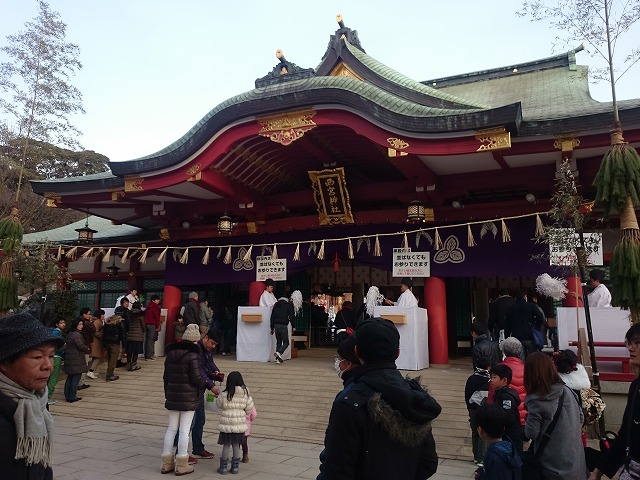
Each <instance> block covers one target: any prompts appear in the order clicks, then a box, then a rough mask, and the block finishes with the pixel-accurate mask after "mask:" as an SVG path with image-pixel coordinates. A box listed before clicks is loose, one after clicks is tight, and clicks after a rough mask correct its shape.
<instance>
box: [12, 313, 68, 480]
mask: <svg viewBox="0 0 640 480" xmlns="http://www.w3.org/2000/svg"><path fill="white" fill-rule="evenodd" d="M63 344H64V340H63V339H62V337H57V336H55V335H53V334H52V333H51V331H50V330H49V329H48V328H46V327H45V326H44V325H42V324H41V323H40V322H39V321H38V320H37V319H36V318H35V317H33V316H32V315H30V314H28V313H18V314H15V315H10V316H8V317H5V318H0V465H2V478H30V479H44V480H48V479H52V478H53V471H52V469H51V464H52V460H53V458H52V454H51V446H52V444H51V442H52V435H53V418H52V417H51V414H49V412H48V410H47V381H48V380H49V376H50V375H51V371H52V369H53V356H54V354H55V351H56V348H59V347H61V346H62V345H63Z"/></svg>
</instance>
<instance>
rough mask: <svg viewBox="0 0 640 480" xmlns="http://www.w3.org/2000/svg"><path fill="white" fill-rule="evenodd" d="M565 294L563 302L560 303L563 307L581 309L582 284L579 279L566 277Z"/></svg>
mask: <svg viewBox="0 0 640 480" xmlns="http://www.w3.org/2000/svg"><path fill="white" fill-rule="evenodd" d="M567 290H569V291H568V292H567V294H566V295H565V296H564V300H563V301H562V306H563V307H576V306H577V307H582V306H583V304H582V299H581V298H582V295H583V292H582V282H580V277H578V276H573V277H567Z"/></svg>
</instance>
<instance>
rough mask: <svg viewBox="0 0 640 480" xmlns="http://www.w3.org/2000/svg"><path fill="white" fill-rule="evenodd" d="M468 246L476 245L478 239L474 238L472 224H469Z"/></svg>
mask: <svg viewBox="0 0 640 480" xmlns="http://www.w3.org/2000/svg"><path fill="white" fill-rule="evenodd" d="M467 246H468V247H475V246H476V240H475V239H474V238H473V232H472V231H471V225H467Z"/></svg>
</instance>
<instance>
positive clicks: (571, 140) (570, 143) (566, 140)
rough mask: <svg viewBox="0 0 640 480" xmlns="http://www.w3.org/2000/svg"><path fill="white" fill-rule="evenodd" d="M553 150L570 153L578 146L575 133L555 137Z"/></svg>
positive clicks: (578, 142) (578, 141)
mask: <svg viewBox="0 0 640 480" xmlns="http://www.w3.org/2000/svg"><path fill="white" fill-rule="evenodd" d="M555 139H556V140H555V142H553V148H556V149H558V150H562V151H563V152H572V151H573V149H574V148H576V147H579V146H580V139H579V138H578V134H577V133H563V134H560V135H555Z"/></svg>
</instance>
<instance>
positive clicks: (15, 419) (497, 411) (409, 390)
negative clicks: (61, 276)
mask: <svg viewBox="0 0 640 480" xmlns="http://www.w3.org/2000/svg"><path fill="white" fill-rule="evenodd" d="M265 292H267V293H271V292H269V291H267V290H265ZM129 300H130V299H129V298H128V297H123V298H122V299H120V301H119V307H122V308H121V309H120V311H119V312H118V313H119V314H114V315H112V316H109V317H108V318H106V319H105V312H104V311H103V310H100V309H99V310H96V311H95V312H93V314H92V313H91V311H90V310H89V309H87V308H83V309H81V310H80V312H79V316H78V317H77V318H75V319H74V320H72V321H70V322H66V321H65V320H62V319H60V320H58V321H57V322H56V323H55V326H54V327H53V328H46V327H44V326H43V325H42V324H41V323H40V322H39V321H38V320H37V319H35V318H34V317H32V316H31V315H29V314H27V313H19V314H15V315H12V316H9V317H6V318H2V319H0V431H1V432H2V433H1V434H0V447H2V448H0V461H1V462H2V463H1V464H2V465H3V468H4V467H5V465H6V468H7V469H8V470H7V471H8V472H9V475H10V478H37V479H50V478H53V474H52V469H51V432H52V428H53V421H52V418H51V415H50V414H49V412H48V405H51V404H52V403H55V400H53V398H52V397H51V395H52V394H53V392H54V391H55V388H56V382H57V380H58V378H59V376H60V371H61V369H64V371H65V372H66V373H67V378H66V380H65V385H64V397H65V399H66V400H67V401H68V402H72V403H73V402H77V401H79V400H80V399H81V398H80V397H78V395H77V393H78V390H79V389H82V388H87V387H83V385H84V384H83V381H84V379H96V378H98V376H99V373H98V367H99V365H100V363H101V362H102V358H103V351H104V349H106V351H107V352H108V354H107V358H108V366H107V377H106V380H107V381H114V380H117V378H118V377H117V375H115V374H114V370H115V369H116V368H118V358H119V356H120V359H122V358H126V363H124V362H121V363H120V368H123V367H126V368H127V370H130V371H135V370H137V369H139V368H141V367H140V366H139V365H138V355H142V354H144V356H145V358H146V359H148V360H153V358H154V352H153V351H152V350H150V348H151V347H149V344H148V343H147V337H146V335H149V336H150V337H151V338H154V337H155V333H156V332H157V331H158V329H159V325H158V324H156V318H158V321H159V304H160V301H159V298H156V297H152V299H151V300H150V302H149V304H148V305H147V308H146V309H144V310H142V308H141V305H140V302H139V301H134V302H133V304H131V303H130V301H129ZM279 302H282V305H281V307H280V308H276V307H277V306H278V303H279ZM295 304H296V302H295V301H293V299H292V300H291V302H290V301H289V300H288V299H276V302H275V304H274V305H273V307H274V308H273V312H275V315H272V319H271V327H272V330H276V332H277V330H279V329H277V328H275V327H277V326H278V325H283V326H284V327H287V324H288V323H289V322H290V321H291V319H292V318H293V316H294V315H295V313H292V311H294V308H295V307H294V305H295ZM187 307H189V308H187ZM204 308H209V305H208V302H206V301H203V302H200V301H199V299H198V296H197V294H196V295H190V296H189V302H188V303H187V305H186V307H185V314H184V315H183V316H184V317H186V320H185V321H183V323H182V324H183V325H184V329H183V330H182V331H178V329H176V333H177V334H176V341H175V342H173V343H170V344H169V345H167V347H166V349H165V361H164V374H163V382H164V391H165V408H166V409H167V411H168V425H167V430H166V433H165V437H164V444H163V450H162V453H161V467H160V470H161V473H170V472H174V473H175V475H185V474H189V473H191V472H193V471H194V468H193V464H194V463H196V462H197V461H198V457H199V458H201V459H210V458H213V457H214V454H213V453H211V452H210V451H209V450H207V448H206V446H205V445H204V443H203V429H204V424H205V422H206V415H205V405H208V404H210V403H212V404H215V408H216V409H217V411H218V412H219V420H218V425H217V429H218V431H219V436H218V442H217V443H218V444H219V445H220V446H221V453H220V458H219V460H220V463H219V467H218V468H217V472H218V473H219V474H223V475H224V474H226V473H232V474H235V473H238V472H239V468H240V463H247V462H248V461H249V446H248V442H247V438H248V435H249V434H250V431H251V423H252V422H253V421H254V420H255V419H256V416H257V410H256V406H255V403H254V400H253V398H252V396H251V394H250V390H249V388H248V387H247V385H246V384H245V382H244V379H243V377H242V374H241V373H240V372H238V371H233V372H230V373H229V374H228V375H226V381H225V375H224V374H222V373H221V372H220V369H219V368H218V367H217V365H216V364H215V361H214V359H213V353H214V352H215V351H216V347H217V346H218V345H219V344H220V342H221V337H222V333H221V330H220V329H219V328H217V327H216V325H215V322H214V321H213V317H208V316H206V315H205V316H202V315H201V313H202V309H204ZM280 310H281V311H280ZM514 311H517V312H519V313H520V314H522V312H528V313H527V315H529V316H530V317H529V318H532V319H535V318H536V316H537V314H536V313H535V312H534V311H533V309H529V308H528V307H526V308H524V307H523V306H522V305H519V306H518V298H516V301H514V302H513V304H512V305H511V306H510V307H508V308H507V309H506V314H505V315H506V321H505V322H504V323H503V324H502V325H504V327H505V330H508V328H509V325H510V320H509V317H510V315H509V312H511V313H513V312H514ZM187 312H188V313H187ZM345 313H346V314H348V315H345V318H344V319H343V320H342V321H344V324H345V327H349V329H348V330H347V328H345V329H344V333H345V335H344V336H343V338H341V340H342V341H341V342H340V344H339V346H338V349H337V354H338V355H337V357H336V359H335V370H336V374H337V375H338V376H339V377H340V378H341V379H342V382H343V388H342V390H341V391H340V392H339V393H337V395H336V396H335V399H334V401H333V403H332V406H331V413H330V416H329V421H328V425H327V429H326V434H325V441H324V450H323V451H322V453H321V455H320V473H319V475H318V477H317V478H318V480H324V479H360V478H362V479H372V480H376V479H378V478H380V479H382V478H384V479H396V478H397V479H405V478H420V479H426V478H429V477H431V476H432V475H433V474H434V473H435V472H436V471H437V467H438V455H437V451H436V442H435V440H434V437H433V434H432V422H433V420H434V419H436V418H437V417H438V416H439V415H440V413H441V410H442V409H441V406H440V405H439V404H438V402H437V401H436V400H435V399H434V398H433V397H432V396H431V395H430V394H429V393H428V390H427V389H426V387H425V386H424V385H422V384H421V379H420V378H419V377H418V378H413V379H411V378H409V377H406V378H405V377H403V376H402V375H401V373H400V372H399V371H398V370H397V368H396V363H395V362H396V359H397V358H398V356H399V346H400V334H399V332H398V329H397V328H396V326H395V325H394V324H393V323H392V322H391V321H389V320H386V319H382V318H375V317H374V318H367V319H365V320H363V321H360V322H353V320H352V316H351V313H352V312H350V311H349V309H346V310H345ZM156 314H158V316H157V317H156ZM194 314H197V317H194ZM147 317H148V318H147ZM280 317H282V319H281V320H280V321H279V320H278V319H279V318H280ZM194 318H197V320H196V321H193V320H194ZM511 318H512V319H513V318H514V317H513V315H512V316H511ZM202 319H204V320H202ZM285 320H286V321H287V323H284V321H285ZM203 321H204V322H205V323H204V325H206V326H208V327H209V328H208V329H207V330H206V331H204V329H203V328H202V327H203V323H202V322H203ZM512 321H513V320H511V322H512ZM207 322H208V323H207ZM67 323H68V325H67ZM351 325H352V326H351ZM148 326H151V327H152V328H148ZM531 326H532V327H534V326H535V325H534V324H531ZM471 330H472V335H473V337H474V341H475V345H474V347H473V367H474V371H473V374H472V375H471V376H470V377H469V379H468V380H467V384H466V386H465V392H464V400H465V404H466V405H467V408H468V411H469V423H470V426H471V433H472V452H473V457H474V462H475V463H476V464H477V466H478V467H477V470H476V472H475V473H474V477H475V478H477V479H519V478H521V474H522V472H523V471H525V470H526V469H527V468H532V465H537V466H538V467H539V468H540V469H541V478H544V479H551V480H556V479H565V478H570V479H574V478H575V479H579V478H583V479H586V478H589V480H599V479H600V478H601V477H602V476H603V475H605V474H606V475H607V476H608V477H610V478H611V477H613V476H614V475H615V474H616V472H617V471H618V470H621V472H620V477H619V478H621V479H623V480H628V479H633V478H638V474H639V473H640V462H639V460H640V427H639V426H638V425H639V424H640V399H638V396H639V395H640V393H639V389H640V383H639V381H640V380H638V379H636V380H635V381H634V382H633V383H632V384H631V387H630V389H629V393H628V398H627V406H626V409H625V412H624V416H623V419H622V425H621V427H620V430H619V434H618V438H617V439H616V440H615V441H614V442H613V444H612V446H611V448H610V449H609V450H607V451H605V452H603V453H602V455H601V456H600V458H599V459H598V461H597V464H596V466H595V468H594V469H593V471H592V472H589V471H588V469H587V466H586V463H585V460H584V458H585V457H584V446H583V441H582V432H583V427H584V425H585V415H584V412H583V408H584V407H583V404H582V403H581V395H580V394H581V391H582V390H584V389H589V388H590V382H589V379H588V376H587V375H586V371H585V370H584V368H583V367H582V366H581V365H580V364H579V363H578V359H577V357H576V355H575V354H574V353H573V352H572V351H570V350H566V351H560V352H556V353H555V354H554V355H549V354H547V353H543V352H540V351H537V350H538V349H536V348H534V349H533V350H531V349H529V348H528V346H527V345H526V343H525V342H526V340H525V341H523V340H521V339H518V338H517V337H516V336H515V335H514V336H507V337H506V338H504V339H503V341H502V342H497V341H493V340H492V338H491V337H492V335H491V333H490V332H489V331H488V330H487V329H486V328H484V329H483V326H482V325H481V324H479V323H474V324H473V325H472V326H471ZM515 331H518V329H515ZM276 335H277V339H278V341H277V345H278V349H277V350H276V353H281V352H280V350H281V349H282V347H284V348H286V346H287V345H288V334H287V333H280V334H277V333H276ZM501 337H502V336H501ZM625 345H626V346H627V349H628V351H629V355H630V364H631V365H632V366H633V367H635V368H638V367H640V325H634V326H632V327H631V328H630V329H629V330H628V331H627V333H626V335H625ZM277 358H278V356H277V355H276V359H277ZM63 359H64V361H63ZM278 363H280V362H278ZM223 382H224V387H223ZM591 421H593V419H591ZM189 440H191V444H192V451H191V454H190V453H189V451H188V446H189ZM527 444H529V448H528V449H527V448H526V447H527Z"/></svg>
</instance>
